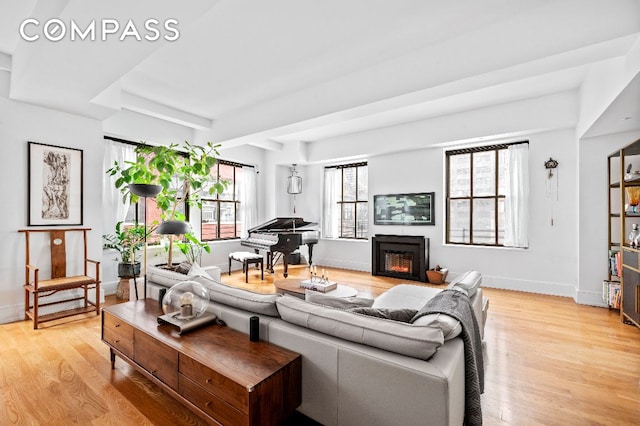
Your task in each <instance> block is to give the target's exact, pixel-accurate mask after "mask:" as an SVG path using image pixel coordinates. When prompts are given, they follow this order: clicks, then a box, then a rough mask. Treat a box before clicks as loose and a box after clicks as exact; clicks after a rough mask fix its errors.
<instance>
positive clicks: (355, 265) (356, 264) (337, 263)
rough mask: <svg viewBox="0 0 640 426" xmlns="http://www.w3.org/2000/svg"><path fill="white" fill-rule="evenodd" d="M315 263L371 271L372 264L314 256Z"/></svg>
mask: <svg viewBox="0 0 640 426" xmlns="http://www.w3.org/2000/svg"><path fill="white" fill-rule="evenodd" d="M313 263H314V264H316V265H322V266H326V267H329V268H338V269H348V270H350V271H360V272H369V273H370V272H371V264H370V263H366V262H354V261H350V260H342V259H327V258H322V257H321V258H316V257H315V256H314V258H313Z"/></svg>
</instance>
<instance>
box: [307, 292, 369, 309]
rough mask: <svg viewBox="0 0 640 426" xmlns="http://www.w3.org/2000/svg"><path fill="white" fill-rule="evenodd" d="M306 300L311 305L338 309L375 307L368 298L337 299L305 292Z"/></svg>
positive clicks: (322, 294) (317, 293)
mask: <svg viewBox="0 0 640 426" xmlns="http://www.w3.org/2000/svg"><path fill="white" fill-rule="evenodd" d="M304 299H305V300H306V301H307V302H310V303H315V304H317V305H324V306H330V307H332V308H338V309H351V308H360V307H370V306H371V305H373V299H369V298H366V297H335V296H329V295H326V294H324V293H319V292H317V291H307V292H305V295H304Z"/></svg>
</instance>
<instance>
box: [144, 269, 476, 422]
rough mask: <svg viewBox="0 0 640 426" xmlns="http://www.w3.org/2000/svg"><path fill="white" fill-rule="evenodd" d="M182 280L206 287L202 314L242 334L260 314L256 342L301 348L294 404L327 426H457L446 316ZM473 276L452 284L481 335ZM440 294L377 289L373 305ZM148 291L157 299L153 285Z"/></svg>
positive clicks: (413, 304) (460, 397)
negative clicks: (416, 316) (375, 313)
mask: <svg viewBox="0 0 640 426" xmlns="http://www.w3.org/2000/svg"><path fill="white" fill-rule="evenodd" d="M168 274H172V273H171V272H168ZM183 277H184V276H183ZM166 278H170V279H167V280H163V277H160V276H159V275H158V274H157V273H156V274H155V275H152V276H150V277H149V284H150V285H151V286H152V287H155V286H160V287H161V286H170V285H172V279H173V278H175V277H166ZM190 279H194V280H195V281H198V282H201V283H202V284H203V285H205V286H206V287H208V288H209V289H210V296H211V302H210V306H209V311H211V312H213V313H215V314H216V315H217V316H218V317H219V318H220V319H221V320H223V321H224V322H225V323H226V324H227V326H229V327H231V328H233V329H236V330H239V331H241V332H244V333H247V334H248V333H249V318H250V317H251V316H258V317H259V318H260V338H261V340H265V341H269V342H271V343H274V344H277V345H280V346H282V347H285V348H287V349H290V350H293V351H295V352H298V353H300V354H302V404H301V405H300V407H299V408H298V411H300V412H301V413H303V414H305V415H306V416H308V417H310V418H312V419H314V420H316V421H318V422H320V423H322V424H323V425H327V426H332V425H417V424H420V425H438V426H440V425H457V426H460V425H462V424H463V422H464V415H465V359H464V345H463V341H462V339H461V338H460V337H459V336H458V333H459V332H460V330H459V324H458V323H457V321H455V320H452V318H450V317H447V316H443V317H440V318H438V316H437V315H436V317H433V316H431V317H429V318H427V319H425V320H424V321H423V324H422V325H420V324H415V325H414V324H407V323H399V322H398V321H391V320H388V319H381V318H375V317H370V316H366V315H362V314H360V313H355V312H351V311H348V310H343V309H337V308H335V307H332V306H327V305H322V304H318V303H312V302H307V301H305V300H302V299H297V298H295V297H292V296H282V295H277V294H268V295H267V294H258V293H253V292H249V291H246V290H242V289H238V288H234V287H229V286H226V285H224V284H221V283H219V282H216V281H214V280H212V279H210V278H207V277H202V276H197V277H190ZM158 280H160V281H161V282H158ZM163 283H164V284H163ZM480 283H481V276H480V274H478V273H477V272H470V273H467V274H463V275H462V276H460V277H459V279H458V282H457V283H456V282H453V283H452V285H453V286H456V284H458V288H465V287H466V288H467V290H465V291H469V293H470V301H471V304H472V306H473V310H474V312H475V315H476V318H477V320H478V324H479V329H480V333H481V334H483V329H484V322H485V319H486V307H487V304H486V301H485V303H483V292H482V288H480ZM439 291H440V290H438V289H434V288H429V287H425V286H419V285H412V284H403V285H399V286H396V287H394V288H392V289H391V290H389V291H387V292H386V293H384V294H382V295H381V296H379V297H378V298H377V299H376V300H375V301H373V305H372V307H373V308H379V309H382V310H385V309H386V310H393V309H401V308H408V309H415V310H417V309H419V308H420V307H422V306H423V305H424V304H425V303H426V302H427V300H428V299H430V298H431V297H433V296H434V295H435V294H437V293H438V292H439ZM150 294H151V295H154V294H155V295H156V297H157V291H153V290H152V291H150ZM347 302H348V301H347ZM327 303H329V304H330V300H329V301H328V302H327ZM353 303H354V304H356V305H358V304H366V301H363V300H361V299H357V298H356V299H353ZM369 305H370V303H369ZM483 307H484V309H485V310H484V311H483ZM456 327H457V328H456ZM247 338H249V337H248V336H247Z"/></svg>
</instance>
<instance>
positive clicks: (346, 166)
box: [325, 161, 369, 240]
mask: <svg viewBox="0 0 640 426" xmlns="http://www.w3.org/2000/svg"><path fill="white" fill-rule="evenodd" d="M363 166H366V167H367V175H368V173H369V164H368V163H367V162H366V161H361V162H358V163H349V164H340V165H337V166H327V167H325V168H326V169H339V170H340V199H339V200H338V201H337V204H338V207H337V208H338V209H339V211H340V226H339V231H340V232H339V235H338V239H343V240H368V239H369V237H368V235H367V236H365V237H358V236H357V234H358V232H357V229H356V230H355V232H354V235H356V236H354V237H349V236H344V226H343V222H344V221H343V220H342V212H343V211H344V206H345V205H347V204H352V205H353V216H354V217H353V222H354V225H355V226H356V228H357V224H358V205H359V204H364V205H367V206H368V205H369V204H368V203H369V184H368V182H367V197H366V199H365V200H361V199H359V198H358V192H359V191H358V173H359V172H358V168H359V167H363ZM351 168H353V169H354V170H355V182H356V185H355V200H353V201H345V199H344V169H351ZM368 211H369V210H368V208H367V216H368ZM368 232H369V221H368V220H367V229H366V231H365V233H368Z"/></svg>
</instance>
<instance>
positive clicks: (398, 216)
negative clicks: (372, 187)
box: [373, 192, 436, 225]
mask: <svg viewBox="0 0 640 426" xmlns="http://www.w3.org/2000/svg"><path fill="white" fill-rule="evenodd" d="M373 223H374V224H375V225H435V224H436V220H435V192H416V193H411V194H381V195H374V196H373Z"/></svg>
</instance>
